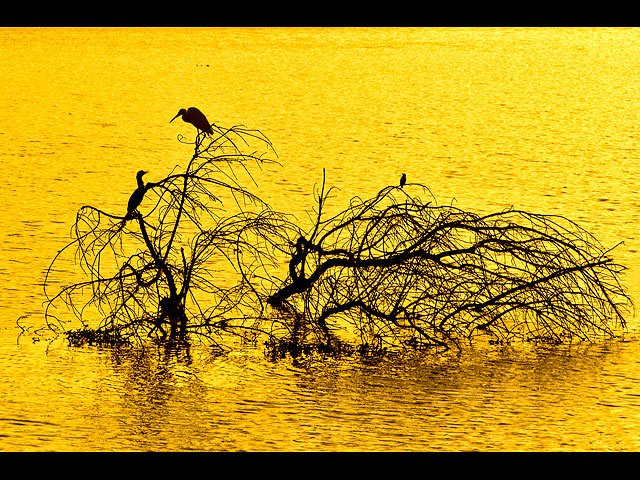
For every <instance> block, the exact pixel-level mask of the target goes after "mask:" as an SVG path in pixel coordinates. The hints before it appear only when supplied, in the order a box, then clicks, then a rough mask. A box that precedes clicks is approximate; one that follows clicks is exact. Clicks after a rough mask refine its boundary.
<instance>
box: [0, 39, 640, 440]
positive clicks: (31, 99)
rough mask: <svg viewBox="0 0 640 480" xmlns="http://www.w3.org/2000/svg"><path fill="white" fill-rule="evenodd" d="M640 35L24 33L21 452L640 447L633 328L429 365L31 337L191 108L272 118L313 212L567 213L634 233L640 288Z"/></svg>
mask: <svg viewBox="0 0 640 480" xmlns="http://www.w3.org/2000/svg"><path fill="white" fill-rule="evenodd" d="M639 57H640V29H442V28H438V29H389V28H382V29H371V28H363V29H308V28H305V29H270V28H267V29H66V28H63V29H0V100H1V101H2V104H1V107H2V116H0V141H1V143H2V149H1V151H0V167H1V168H2V172H3V173H4V176H5V181H4V188H3V189H2V192H1V193H0V198H1V202H2V207H3V208H2V211H3V215H2V216H0V239H1V242H2V248H1V249H0V282H1V283H0V309H1V310H0V332H1V337H0V450H3V451H5V450H181V449H197V450H470V449H476V450H636V449H638V448H640V367H639V366H638V361H637V358H638V355H639V354H640V343H639V342H638V340H637V335H636V332H637V321H636V320H634V319H633V318H629V319H628V320H629V330H630V332H629V334H628V335H627V338H626V340H625V341H618V340H615V341H609V342H604V343H599V344H595V345H577V346H572V347H570V348H560V349H555V350H540V349H534V348H532V347H525V346H514V347H512V348H509V349H506V350H486V349H485V350H478V349H473V348H470V349H469V350H468V351H466V352H465V353H464V354H462V355H460V356H457V355H445V356H442V357H439V356H427V357H425V358H421V359H413V360H411V361H408V360H405V361H403V362H398V361H392V360H389V361H385V362H383V363H382V364H379V365H366V364H362V363H358V362H344V363H321V364H319V365H316V366H312V367H309V368H306V369H301V368H297V367H293V366H292V365H291V364H290V363H287V362H279V363H269V362H267V361H266V360H265V359H264V358H263V357H262V355H261V352H260V351H259V350H258V351H256V350H251V349H244V350H239V351H234V352H233V353H232V354H230V355H228V356H225V357H220V358H212V357H211V356H210V354H209V352H208V351H207V350H206V349H198V348H194V349H193V350H192V351H191V352H189V356H187V355H186V353H184V355H183V356H180V355H173V356H168V357H167V356H165V355H163V354H161V353H160V352H155V351H152V352H147V354H145V355H141V354H140V353H139V352H115V351H111V350H108V349H107V350H100V349H93V348H82V349H76V348H69V347H67V346H66V345H65V344H64V343H63V342H53V343H50V344H49V343H46V344H45V343H44V342H37V341H35V342H34V341H33V340H32V338H31V336H29V335H26V336H24V335H23V336H21V337H20V338H18V334H19V333H20V329H19V328H18V327H17V326H16V319H17V318H18V317H19V316H22V315H27V318H25V319H23V320H21V323H22V324H24V325H28V324H32V323H33V324H35V323H41V316H42V301H43V294H42V280H43V276H44V272H45V270H46V268H47V266H48V264H49V262H50V260H51V259H52V257H53V255H55V253H56V252H57V251H58V249H59V248H61V247H62V246H63V245H64V244H65V241H66V240H67V239H68V233H69V227H70V225H71V223H72V221H73V219H74V218H75V213H76V211H77V209H78V208H79V207H80V206H81V205H84V204H91V205H94V206H98V207H100V208H103V209H105V210H108V211H113V212H118V211H120V210H122V209H123V206H124V205H126V201H127V199H128V196H129V194H130V193H131V191H132V189H133V188H135V172H136V171H137V170H139V169H146V170H149V171H150V174H149V175H148V176H149V180H150V181H153V179H154V178H162V177H163V176H165V175H166V173H167V172H168V171H169V170H170V169H171V168H172V167H173V166H174V165H175V164H177V163H180V162H183V161H184V160H185V159H186V158H188V157H189V154H190V152H189V147H188V146H185V145H183V144H181V143H179V142H178V141H177V140H176V137H177V135H178V134H183V135H187V136H190V135H193V131H192V130H190V128H191V127H190V126H189V125H187V124H185V123H183V122H181V121H176V122H173V123H171V124H169V120H170V119H171V118H172V117H173V116H174V115H175V114H176V113H177V111H178V109H179V108H182V107H189V106H198V107H199V108H201V109H202V110H203V111H204V112H205V113H206V114H207V116H208V117H209V120H211V121H214V122H217V123H220V124H222V125H228V126H230V125H234V124H244V125H247V126H249V127H252V128H258V129H260V130H261V131H262V132H263V133H264V134H265V135H267V136H268V137H269V139H270V140H271V141H272V142H273V143H274V145H275V147H276V150H277V152H278V155H279V160H280V162H281V164H282V167H269V168H267V169H265V171H264V172H262V173H256V180H257V181H258V184H259V193H260V195H261V196H262V197H263V198H265V199H266V200H268V201H269V202H270V203H271V204H272V205H273V206H274V208H276V209H279V210H283V211H288V212H291V213H295V214H296V215H298V218H299V219H300V221H301V222H304V221H305V212H306V211H309V210H310V209H311V207H312V206H313V196H312V189H313V186H314V184H317V183H319V182H321V180H322V169H323V168H325V169H326V174H327V181H328V183H329V184H331V185H335V186H337V187H339V189H340V190H339V191H338V192H337V195H336V198H335V200H334V201H335V203H336V204H337V205H338V206H341V205H344V202H346V201H348V199H349V198H351V197H352V196H353V195H360V196H362V197H368V196H370V195H373V194H374V193H376V192H377V191H378V190H379V189H381V188H382V187H384V186H385V185H389V184H391V183H396V182H397V181H398V179H399V178H400V175H401V173H403V172H405V173H406V174H407V176H408V178H409V181H410V182H411V181H416V182H421V183H424V184H427V185H428V186H429V188H430V189H431V191H432V192H433V193H434V195H435V196H436V198H437V199H438V200H439V202H441V203H449V202H450V201H452V199H454V198H455V202H456V203H455V204H456V205H457V206H459V207H461V208H464V209H469V210H475V211H483V212H487V211H495V210H499V209H502V208H506V207H509V206H511V205H513V206H516V207H518V208H521V209H524V210H530V211H533V212H536V213H553V214H560V215H563V216H566V217H568V218H570V219H572V220H574V221H577V222H578V223H579V224H580V225H582V226H583V227H585V228H586V229H587V230H589V231H591V232H592V233H594V234H595V235H596V236H597V237H598V238H599V239H600V240H601V241H602V242H603V243H604V244H606V245H611V246H613V245H615V244H617V243H618V242H624V244H622V245H620V246H619V247H618V248H617V249H616V252H617V253H616V254H615V256H616V258H617V259H618V260H619V261H620V262H621V263H623V264H625V265H626V266H628V267H629V269H628V271H627V274H626V275H625V277H624V278H623V281H624V283H625V284H626V285H627V286H628V289H629V293H630V295H631V296H632V298H633V299H634V300H635V301H636V303H637V302H638V300H639V299H640V261H639V260H638V258H639V255H638V249H639V239H638V235H637V234H638V224H639V220H640V182H639V180H638V177H639V174H640V160H639V158H640V153H639V144H638V139H637V128H638V127H637V126H638V125H639V124H640V121H639V120H640V118H639V113H638V112H639V109H638V105H639V104H640V82H639V81H638V78H637V68H636V62H637V58H639Z"/></svg>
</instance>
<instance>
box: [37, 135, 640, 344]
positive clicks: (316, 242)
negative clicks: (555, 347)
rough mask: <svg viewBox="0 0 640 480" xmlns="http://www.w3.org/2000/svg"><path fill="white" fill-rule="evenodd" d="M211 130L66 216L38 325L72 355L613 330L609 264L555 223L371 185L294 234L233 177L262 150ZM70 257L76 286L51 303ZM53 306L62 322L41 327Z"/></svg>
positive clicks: (600, 251)
mask: <svg viewBox="0 0 640 480" xmlns="http://www.w3.org/2000/svg"><path fill="white" fill-rule="evenodd" d="M212 127H213V131H214V134H213V135H211V136H207V135H204V134H202V133H200V134H199V135H198V136H197V137H196V139H195V142H193V143H192V145H193V147H194V153H193V155H192V157H191V159H190V161H189V162H188V163H187V165H186V166H185V167H184V168H181V167H176V168H174V170H173V171H172V172H170V173H169V175H168V176H167V177H165V178H163V179H161V180H159V181H157V182H154V183H147V184H146V185H143V187H142V193H143V195H144V201H143V202H142V203H141V204H140V207H139V208H138V209H136V210H134V211H133V212H130V213H128V214H127V213H126V212H125V209H124V207H123V211H122V212H116V213H108V212H105V211H103V210H100V209H98V208H96V207H92V206H84V207H82V208H81V209H80V210H79V212H78V214H77V217H76V221H75V223H74V225H73V227H72V240H71V242H70V243H69V244H68V245H67V246H66V247H65V248H63V249H62V250H61V251H60V252H59V253H58V255H56V257H55V258H54V260H53V262H52V264H51V266H50V268H49V271H48V272H47V279H45V293H46V294H47V302H46V310H45V318H46V320H47V324H48V325H49V328H50V329H52V330H54V331H56V332H65V334H66V335H67V337H68V338H69V340H70V341H71V343H72V344H75V345H77V344H82V343H106V344H110V343H122V342H127V343H141V344H144V343H145V341H146V340H147V339H149V338H154V339H160V340H162V341H167V342H194V341H201V342H204V343H207V344H211V345H214V346H217V347H218V348H221V349H224V348H228V347H229V345H230V344H231V343H233V342H232V340H231V339H232V338H236V339H239V340H240V341H241V342H251V343H256V342H264V344H265V345H266V347H267V352H268V353H269V354H270V355H273V356H276V357H277V356H281V355H287V354H290V355H293V356H298V355H304V354H308V353H310V352H314V351H319V352H326V353H338V354H340V353H353V352H359V353H362V354H365V355H379V354H381V353H383V352H385V351H387V349H397V348H400V349H420V348H440V349H449V348H451V347H454V348H461V347H462V343H463V342H465V341H469V340H473V339H474V338H475V337H476V336H478V335H486V336H488V338H490V339H491V341H492V342H496V343H508V342H511V341H513V340H522V341H534V342H545V343H566V342H571V341H573V340H589V339H592V338H595V337H598V336H603V335H604V336H614V335H616V332H618V331H620V330H621V329H624V327H625V318H624V315H625V313H626V312H627V311H628V307H629V306H630V305H631V302H630V299H629V298H628V296H627V295H626V293H625V291H624V289H623V287H622V286H621V284H620V282H619V278H620V274H621V272H622V271H623V270H624V268H623V267H622V266H621V265H619V264H617V263H616V262H615V261H614V260H613V258H612V257H611V255H610V254H611V250H610V249H606V248H605V247H603V246H602V245H600V243H599V242H598V241H597V240H596V239H595V238H594V237H593V236H592V235H590V234H589V233H588V232H586V231H585V230H583V229H582V228H580V227H579V226H578V225H576V224H575V223H573V222H571V221H570V220H568V219H566V218H563V217H558V216H546V215H538V214H533V213H528V212H524V211H519V210H513V209H509V210H505V211H502V212H497V213H492V214H488V215H478V214H475V213H471V212H466V211H464V210H461V209H459V208H455V207H453V206H450V205H445V206H441V205H438V204H437V202H436V201H435V199H434V198H433V196H432V195H431V193H430V192H429V190H428V188H427V187H426V186H424V185H420V184H407V185H402V186H400V185H398V186H395V185H392V186H387V187H384V188H383V189H382V190H380V192H378V194H376V195H375V196H374V197H372V198H370V199H361V198H358V197H356V198H354V199H352V201H351V203H350V204H349V205H348V206H347V207H346V208H344V209H343V210H342V211H341V212H340V213H338V214H337V215H332V216H329V217H327V216H326V214H325V213H324V212H325V210H326V206H327V203H328V201H329V199H330V197H331V195H330V193H331V188H327V187H326V182H325V179H323V182H322V186H321V187H320V189H319V191H317V192H316V201H317V205H316V206H315V215H314V218H315V222H314V223H313V225H311V227H310V228H306V229H303V228H302V227H300V226H299V225H298V224H296V223H295V222H294V221H293V219H292V217H291V216H290V215H287V214H285V213H281V212H276V211H273V210H272V209H271V208H270V207H269V206H268V205H267V203H266V202H264V201H263V200H262V199H260V198H259V196H258V195H256V194H255V193H253V192H251V191H250V190H249V189H247V188H245V187H244V186H242V185H241V184H240V183H239V182H238V181H237V180H236V179H237V176H236V171H237V170H238V169H240V170H242V172H244V173H246V174H248V176H249V178H251V175H250V169H249V167H250V165H251V164H254V165H257V166H261V165H264V164H267V163H274V162H275V160H273V159H272V158H271V157H272V156H274V155H275V152H274V150H273V147H272V145H271V143H270V142H269V140H268V139H267V138H266V137H265V136H264V135H262V134H261V133H260V132H258V131H255V130H249V129H246V128H244V127H232V128H222V127H219V126H217V125H215V124H214V125H212ZM181 141H183V140H181ZM185 143H186V142H185ZM256 144H258V145H259V146H260V147H261V148H262V150H263V151H262V153H256V152H257V150H255V145H256ZM247 152H250V153H247ZM423 197H424V198H423ZM68 253H73V254H74V255H75V258H76V262H77V265H79V266H80V268H81V270H82V272H83V273H84V274H85V275H86V279H85V280H83V281H81V282H77V283H73V284H71V285H66V286H64V287H62V288H61V289H60V290H59V291H57V293H55V294H54V295H49V294H48V291H47V286H48V279H49V275H50V274H51V273H52V272H53V271H54V270H55V266H56V263H57V262H58V261H60V258H61V257H62V255H63V254H68ZM283 265H286V267H287V268H286V269H284V270H283V268H282V266H283ZM60 303H62V304H63V305H64V306H65V307H66V308H65V313H68V312H71V313H72V316H73V319H71V320H70V319H68V318H64V319H63V318H62V316H60V317H59V316H56V315H54V308H55V307H56V306H57V305H58V304H60ZM67 317H68V315H67Z"/></svg>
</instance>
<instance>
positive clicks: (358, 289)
mask: <svg viewBox="0 0 640 480" xmlns="http://www.w3.org/2000/svg"><path fill="white" fill-rule="evenodd" d="M411 188H412V189H414V190H415V189H418V190H419V191H423V192H428V190H427V189H426V187H424V188H423V187H422V186H420V185H415V184H414V185H412V186H411ZM408 190H409V188H404V189H402V188H399V187H387V188H385V189H383V190H381V191H380V192H379V193H378V194H377V195H376V196H375V197H373V198H372V199H369V200H364V201H363V200H360V199H357V200H354V201H353V202H352V203H351V205H350V206H349V207H348V208H347V209H345V210H344V211H342V212H340V213H339V214H337V215H335V216H333V217H331V218H329V219H322V218H321V217H320V215H319V216H318V218H317V221H316V223H315V224H314V225H313V227H312V228H311V232H312V233H311V235H310V236H309V238H316V239H317V240H315V241H311V240H307V239H306V237H305V236H304V235H301V236H300V237H299V238H298V240H297V241H296V243H295V245H294V246H293V249H292V250H291V252H290V259H289V276H288V278H287V280H286V281H285V282H284V284H283V285H282V286H281V287H280V288H279V289H278V290H277V291H275V292H274V293H273V294H272V295H271V296H270V298H269V303H270V304H271V305H272V306H274V307H277V308H279V309H282V308H283V307H285V306H286V308H288V309H295V310H296V311H298V312H301V313H302V314H303V316H304V318H305V319H306V320H307V321H308V322H310V323H316V324H317V325H318V327H319V328H320V330H321V331H325V332H328V327H327V322H329V321H330V320H332V319H333V321H334V324H335V325H337V323H335V322H339V321H346V322H347V323H349V324H351V325H353V326H355V327H356V330H358V333H359V334H360V336H361V337H364V336H366V335H365V333H366V331H369V332H373V331H381V330H384V331H385V332H386V335H385V339H386V340H387V341H388V342H389V343H393V342H396V343H398V342H402V343H406V342H413V343H415V342H417V341H420V342H422V343H424V344H427V345H441V346H442V345H452V344H453V345H459V342H460V340H461V339H465V338H469V337H471V336H473V335H474V334H476V333H477V332H478V331H482V332H487V333H489V334H490V335H492V336H494V338H495V339H496V340H497V341H509V340H510V339H512V338H514V337H519V338H522V339H543V340H546V341H554V342H560V341H564V340H570V339H572V338H577V339H588V338H590V337H592V336H595V335H600V334H605V335H613V334H614V330H615V328H616V325H617V326H620V327H622V328H624V326H625V319H624V311H625V309H626V307H628V306H629V305H630V300H629V298H628V297H627V295H626V294H625V292H624V289H623V288H622V287H621V285H620V283H619V275H620V274H621V272H622V271H623V270H624V269H623V267H622V266H620V265H618V264H616V263H615V262H614V260H613V259H612V258H611V257H610V256H609V254H610V250H606V249H604V248H603V247H602V246H601V245H600V243H599V242H598V241H597V240H596V239H595V238H594V237H593V236H592V235H590V234H589V233H588V232H586V231H585V230H583V229H581V228H580V227H579V226H578V225H576V224H575V223H573V222H571V221H569V220H567V219H565V218H563V217H558V216H546V215H537V214H532V213H528V212H524V211H517V210H506V211H503V212H498V213H492V214H489V215H477V214H473V213H470V212H466V211H463V210H461V209H458V208H455V207H453V206H437V205H433V199H432V198H431V199H430V201H429V202H426V203H425V202H423V201H422V200H421V199H420V198H419V197H414V196H411V195H410V194H409V193H408ZM429 193H430V192H429ZM326 198H327V197H326V196H323V195H322V194H320V196H319V200H318V202H319V206H318V211H319V212H320V211H321V210H322V207H323V204H324V202H325V201H326ZM339 319H341V320H339ZM329 340H330V335H328V333H327V334H326V335H325V341H329Z"/></svg>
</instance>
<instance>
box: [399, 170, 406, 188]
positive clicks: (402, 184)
mask: <svg viewBox="0 0 640 480" xmlns="http://www.w3.org/2000/svg"><path fill="white" fill-rule="evenodd" d="M406 183H407V174H406V173H403V174H402V176H401V177H400V188H402V187H404V186H405V184H406Z"/></svg>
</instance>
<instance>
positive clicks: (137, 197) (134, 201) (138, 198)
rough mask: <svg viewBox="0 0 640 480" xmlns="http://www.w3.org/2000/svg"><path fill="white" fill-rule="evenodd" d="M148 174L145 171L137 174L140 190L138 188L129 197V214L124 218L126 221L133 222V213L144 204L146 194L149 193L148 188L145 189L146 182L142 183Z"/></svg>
mask: <svg viewBox="0 0 640 480" xmlns="http://www.w3.org/2000/svg"><path fill="white" fill-rule="evenodd" d="M145 173H147V172H145V171H144V170H140V171H139V172H138V173H136V180H137V182H138V188H136V189H135V190H134V191H133V193H132V194H131V196H130V197H129V204H128V205H127V214H126V215H125V216H124V219H125V221H126V220H131V219H132V218H133V212H134V210H135V209H136V208H138V206H139V205H140V203H142V199H143V198H144V194H145V193H146V191H147V187H145V185H144V182H143V181H142V176H143V175H144V174H145Z"/></svg>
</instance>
